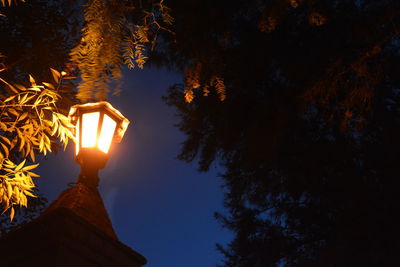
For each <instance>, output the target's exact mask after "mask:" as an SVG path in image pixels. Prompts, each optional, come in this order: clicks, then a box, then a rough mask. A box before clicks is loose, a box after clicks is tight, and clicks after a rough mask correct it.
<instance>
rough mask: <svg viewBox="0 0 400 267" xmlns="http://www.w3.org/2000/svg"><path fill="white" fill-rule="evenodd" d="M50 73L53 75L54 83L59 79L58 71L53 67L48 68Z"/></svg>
mask: <svg viewBox="0 0 400 267" xmlns="http://www.w3.org/2000/svg"><path fill="white" fill-rule="evenodd" d="M50 71H51V74H52V75H53V79H54V81H55V82H56V83H58V82H59V81H60V73H59V72H58V71H56V70H55V69H52V68H50Z"/></svg>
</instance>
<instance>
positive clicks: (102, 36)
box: [70, 0, 173, 102]
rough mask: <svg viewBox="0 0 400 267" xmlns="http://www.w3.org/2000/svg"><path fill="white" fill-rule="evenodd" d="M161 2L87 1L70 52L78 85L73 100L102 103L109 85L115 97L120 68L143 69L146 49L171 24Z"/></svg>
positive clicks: (153, 43) (169, 17)
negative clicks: (82, 22) (79, 34)
mask: <svg viewBox="0 0 400 267" xmlns="http://www.w3.org/2000/svg"><path fill="white" fill-rule="evenodd" d="M163 2H164V1H163V0H161V1H153V0H149V1H126V0H125V1H119V0H118V1H117V0H106V1H103V0H90V1H88V2H87V4H86V6H85V16H84V20H85V25H84V27H83V28H82V39H81V42H80V43H79V44H78V45H77V46H76V47H75V48H74V49H72V51H71V53H70V55H71V60H72V62H73V63H74V64H76V65H77V67H78V69H79V71H80V74H81V78H82V81H81V83H80V84H79V87H78V89H79V92H78V95H77V97H78V98H79V99H80V100H82V101H84V102H85V101H90V100H104V99H106V98H107V94H108V91H109V90H108V88H109V85H110V83H112V82H113V81H114V82H116V83H117V88H116V89H114V93H118V91H119V88H118V87H119V86H118V81H119V79H120V78H121V66H122V65H123V64H126V65H127V66H128V67H129V68H134V67H135V66H137V67H139V68H143V65H144V63H145V62H146V60H147V55H146V54H147V53H146V49H151V47H154V46H155V43H156V40H157V36H158V33H159V31H160V30H164V31H169V30H168V29H167V28H166V27H168V26H169V25H171V24H172V22H173V19H172V17H171V16H170V15H169V8H168V7H166V6H165V5H164V3H163Z"/></svg>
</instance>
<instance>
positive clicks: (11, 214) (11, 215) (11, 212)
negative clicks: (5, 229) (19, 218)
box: [10, 207, 15, 221]
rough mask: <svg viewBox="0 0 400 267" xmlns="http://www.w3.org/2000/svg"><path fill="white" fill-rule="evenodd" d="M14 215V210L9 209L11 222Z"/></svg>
mask: <svg viewBox="0 0 400 267" xmlns="http://www.w3.org/2000/svg"><path fill="white" fill-rule="evenodd" d="M14 214H15V210H14V208H13V207H12V208H11V211H10V220H11V221H12V220H13V219H14Z"/></svg>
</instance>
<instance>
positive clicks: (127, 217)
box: [37, 68, 231, 267]
mask: <svg viewBox="0 0 400 267" xmlns="http://www.w3.org/2000/svg"><path fill="white" fill-rule="evenodd" d="M180 80H181V76H180V75H178V74H175V73H171V72H167V71H165V70H156V69H146V68H145V70H133V71H128V70H126V71H124V80H123V91H122V93H121V95H120V96H118V97H113V98H111V99H110V102H111V104H112V105H113V106H114V107H116V108H117V109H119V110H120V111H121V112H122V114H124V115H125V116H126V117H127V118H128V119H129V120H130V121H131V124H130V126H129V128H128V130H127V133H126V135H125V137H124V139H123V141H122V143H121V144H115V145H114V147H113V148H112V149H113V151H111V156H110V159H109V162H108V164H107V166H106V167H105V169H103V170H102V171H101V172H100V179H101V181H100V191H101V194H102V196H103V200H104V202H105V205H106V208H107V210H108V212H109V216H110V218H111V220H112V223H113V226H114V229H115V231H116V233H117V235H118V237H119V239H120V241H122V242H123V243H125V244H126V245H128V246H129V247H131V248H133V249H134V250H136V251H137V252H139V253H141V254H142V255H143V256H145V257H146V258H147V260H148V264H147V265H146V266H148V267H180V266H185V267H187V266H190V267H205V266H215V265H216V264H217V263H219V262H220V261H221V259H222V256H221V254H220V253H219V252H218V251H216V249H215V245H216V243H221V244H226V243H227V242H228V241H229V240H230V238H231V234H230V233H229V232H228V231H227V230H226V229H223V228H222V227H221V226H220V225H219V223H218V222H217V221H216V220H215V219H214V218H213V213H214V212H215V211H223V206H222V201H223V188H222V186H221V185H222V184H221V179H220V178H218V177H217V173H218V171H219V170H218V168H217V166H213V168H211V170H210V172H208V173H199V172H197V171H196V169H197V165H196V164H195V163H192V164H187V163H185V162H181V161H179V160H177V159H175V158H176V155H177V154H178V153H179V151H180V143H181V142H182V141H183V140H184V135H183V134H182V133H181V132H179V130H178V129H177V128H175V127H174V126H173V125H174V124H176V123H177V122H178V120H179V118H178V117H176V116H175V115H174V114H175V110H174V109H173V108H171V107H168V106H167V105H166V104H165V103H163V102H162V100H161V97H162V96H163V95H164V94H166V89H167V88H168V87H169V86H170V85H172V84H174V83H176V82H179V81H180ZM73 153H74V152H73V146H72V145H69V147H68V149H67V151H65V152H60V153H58V155H56V156H54V155H50V156H48V158H47V159H45V160H42V161H41V162H40V163H41V166H40V167H39V169H38V173H39V174H41V175H42V177H40V178H38V179H37V183H38V185H39V188H40V190H41V192H43V193H44V194H45V196H46V197H47V198H48V199H49V202H51V201H53V200H54V199H55V198H56V197H57V196H58V195H59V194H60V193H61V192H62V191H63V190H65V189H66V188H67V183H69V182H75V181H76V177H77V176H78V174H79V166H78V164H77V163H75V161H74V159H73Z"/></svg>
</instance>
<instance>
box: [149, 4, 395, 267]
mask: <svg viewBox="0 0 400 267" xmlns="http://www.w3.org/2000/svg"><path fill="white" fill-rule="evenodd" d="M169 6H171V8H172V10H173V14H172V15H173V17H174V18H175V27H176V28H175V33H176V35H175V37H174V39H169V37H168V36H167V37H165V39H164V43H163V45H162V46H159V47H158V49H157V50H156V51H155V52H154V55H153V59H154V61H153V62H155V63H156V64H164V65H167V66H170V67H177V68H179V69H181V70H182V71H184V72H185V74H186V76H185V80H184V82H183V83H182V84H180V85H175V86H173V87H171V88H170V89H169V93H168V95H167V96H166V98H165V100H166V102H167V103H168V104H169V105H171V106H174V107H176V109H177V111H178V115H179V117H180V123H179V125H178V127H179V129H180V130H181V131H183V132H184V133H185V134H186V137H187V138H186V140H185V142H184V143H183V147H182V152H181V154H180V155H179V158H180V159H182V160H185V161H188V162H190V161H193V160H196V161H198V162H199V170H200V171H207V170H208V168H209V167H210V165H211V164H212V163H213V162H215V161H217V162H219V163H220V164H221V165H222V166H224V167H225V172H224V173H223V174H222V175H221V176H222V178H223V180H224V182H225V187H226V189H227V194H226V195H225V205H226V208H227V210H228V212H229V215H228V216H226V217H224V216H222V215H218V214H217V216H216V217H217V218H218V219H219V220H220V221H221V222H222V223H223V225H224V226H225V227H227V228H229V229H231V230H232V231H233V232H234V233H235V238H234V240H233V241H232V242H231V243H230V244H229V245H228V246H227V247H225V248H224V247H221V246H219V249H220V250H221V251H222V253H223V254H224V255H225V261H224V263H222V266H226V267H228V266H235V267H240V266H251V267H256V266H259V267H264V266H276V265H278V266H279V265H287V266H393V264H394V263H396V262H397V257H396V251H397V250H398V249H399V247H400V246H399V242H398V237H399V228H398V226H397V223H396V222H397V219H395V218H396V217H397V216H396V215H397V214H396V211H397V210H398V209H399V203H400V194H399V186H400V182H399V179H398V174H399V173H400V168H399V166H400V164H399V157H398V151H399V150H400V138H399V136H400V124H399V123H400V120H399V119H400V117H399V93H400V91H399V89H398V88H400V81H399V77H400V76H399V74H398V71H399V69H400V68H399V67H400V66H399V62H400V61H399V60H400V58H399V55H400V54H399V48H400V46H399V44H400V43H399V38H400V36H399V29H400V28H399V26H400V25H399V22H400V16H399V15H400V14H399V12H400V2H399V1H396V0H384V1H347V0H346V1H345V0H339V1H328V0H325V1H324V0H302V1H301V0H290V1H278V0H275V1H274V0H271V1H256V0H253V1H252V0H249V1H213V0H202V1H200V0H193V1H179V0H175V1H172V0H171V1H170V3H169ZM215 77H219V79H220V80H223V86H221V83H219V84H218V83H216V82H214V81H215V80H216V78H215ZM191 92H192V93H193V95H190V94H191ZM188 94H189V98H188V97H187V96H188ZM224 94H225V95H226V99H224V98H225V96H224ZM203 95H207V96H203ZM184 96H186V99H187V100H192V98H193V97H194V98H193V100H192V102H191V103H187V102H185V97H184ZM221 99H223V101H221Z"/></svg>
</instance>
